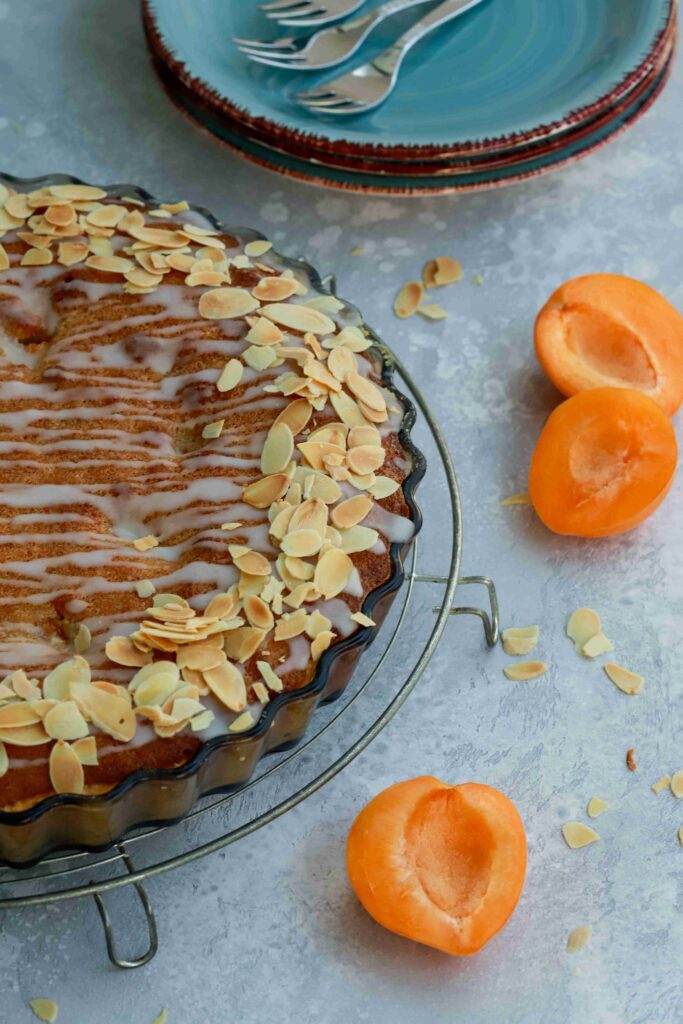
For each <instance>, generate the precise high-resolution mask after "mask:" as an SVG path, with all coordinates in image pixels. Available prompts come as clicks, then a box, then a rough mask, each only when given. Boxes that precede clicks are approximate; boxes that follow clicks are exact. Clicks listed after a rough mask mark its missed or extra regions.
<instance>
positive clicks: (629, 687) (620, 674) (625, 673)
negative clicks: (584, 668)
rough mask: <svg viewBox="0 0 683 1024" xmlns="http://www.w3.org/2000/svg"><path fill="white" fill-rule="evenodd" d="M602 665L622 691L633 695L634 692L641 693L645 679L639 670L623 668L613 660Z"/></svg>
mask: <svg viewBox="0 0 683 1024" xmlns="http://www.w3.org/2000/svg"><path fill="white" fill-rule="evenodd" d="M602 667H603V668H604V670H605V673H606V674H607V676H608V677H609V678H610V679H611V680H612V682H613V683H614V685H615V686H616V687H617V688H618V689H619V690H621V692H622V693H627V694H629V695H631V696H632V695H633V694H636V693H640V691H641V690H642V688H643V683H644V682H645V679H644V678H643V676H639V675H638V674H637V672H631V671H630V670H629V669H627V668H622V667H621V665H615V663H614V662H613V661H608V662H607V663H606V664H605V665H603V666H602Z"/></svg>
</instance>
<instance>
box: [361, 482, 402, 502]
mask: <svg viewBox="0 0 683 1024" xmlns="http://www.w3.org/2000/svg"><path fill="white" fill-rule="evenodd" d="M400 486H401V485H400V484H399V482H398V481H397V480H392V479H391V477H388V476H378V477H375V482H374V484H372V486H371V487H368V494H371V495H372V496H373V498H374V499H375V501H382V500H383V499H384V498H389V497H391V495H392V494H395V493H396V491H397V490H398V489H399V487H400Z"/></svg>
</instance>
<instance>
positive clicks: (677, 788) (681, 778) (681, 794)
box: [671, 771, 683, 800]
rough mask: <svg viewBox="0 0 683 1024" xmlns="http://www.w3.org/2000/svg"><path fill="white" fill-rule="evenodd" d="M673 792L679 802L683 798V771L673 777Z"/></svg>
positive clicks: (675, 773)
mask: <svg viewBox="0 0 683 1024" xmlns="http://www.w3.org/2000/svg"><path fill="white" fill-rule="evenodd" d="M671 792H672V793H673V795H674V796H675V797H676V799H677V800H680V799H682V798H683V771H680V772H674V774H673V775H672V776H671Z"/></svg>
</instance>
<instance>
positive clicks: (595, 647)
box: [581, 633, 612, 658]
mask: <svg viewBox="0 0 683 1024" xmlns="http://www.w3.org/2000/svg"><path fill="white" fill-rule="evenodd" d="M611 650H612V641H611V640H608V639H607V637H606V636H605V634H604V633H597V634H596V635H595V636H592V637H591V638H590V640H587V641H586V643H585V644H584V645H583V647H582V648H581V653H582V654H583V656H584V658H597V657H598V656H599V655H600V654H607V653H608V651H611Z"/></svg>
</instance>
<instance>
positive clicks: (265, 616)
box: [244, 594, 274, 631]
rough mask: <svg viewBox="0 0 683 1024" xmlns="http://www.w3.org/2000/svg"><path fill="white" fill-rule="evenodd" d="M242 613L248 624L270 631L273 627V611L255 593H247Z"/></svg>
mask: <svg viewBox="0 0 683 1024" xmlns="http://www.w3.org/2000/svg"><path fill="white" fill-rule="evenodd" d="M244 614H245V615H246V617H247V620H248V622H249V625H250V626H255V627H256V628H257V629H263V630H266V631H270V630H271V629H272V628H273V625H274V623H273V613H272V612H271V610H270V608H269V607H268V605H267V604H266V602H265V601H263V600H262V599H261V598H260V597H259V596H258V595H257V594H247V596H246V597H245V599H244Z"/></svg>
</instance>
